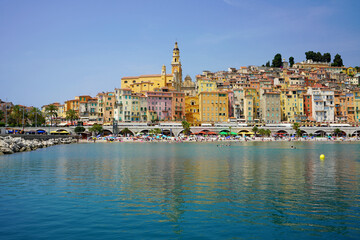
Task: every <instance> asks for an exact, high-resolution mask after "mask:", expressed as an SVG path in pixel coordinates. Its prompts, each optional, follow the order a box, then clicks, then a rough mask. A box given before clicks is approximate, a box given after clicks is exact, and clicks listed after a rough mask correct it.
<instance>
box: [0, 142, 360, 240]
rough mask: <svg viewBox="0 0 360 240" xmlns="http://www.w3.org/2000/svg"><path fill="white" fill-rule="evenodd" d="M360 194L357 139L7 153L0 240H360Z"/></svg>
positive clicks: (2, 159) (2, 168) (0, 169)
mask: <svg viewBox="0 0 360 240" xmlns="http://www.w3.org/2000/svg"><path fill="white" fill-rule="evenodd" d="M291 145H294V146H296V149H291V148H290V146H291ZM322 153H323V154H325V155H326V159H325V161H323V162H322V161H320V160H319V155H320V154H322ZM359 186H360V144H356V143H355V144H354V143H349V144H343V143H293V142H285V143H274V142H264V143H263V142H258V143H238V144H232V145H231V146H223V147H217V144H211V143H207V144H203V143H202V144H196V143H191V144H189V143H183V144H168V143H144V144H141V143H140V144H139V143H104V144H102V143H94V144H93V143H90V144H73V145H61V146H55V147H50V148H46V149H39V150H37V151H34V152H26V153H18V154H13V155H8V156H0V239H52V240H55V239H159V238H161V239H359V238H360V189H359Z"/></svg>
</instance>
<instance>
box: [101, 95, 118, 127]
mask: <svg viewBox="0 0 360 240" xmlns="http://www.w3.org/2000/svg"><path fill="white" fill-rule="evenodd" d="M96 97H97V99H98V111H99V113H98V120H99V121H100V122H103V123H104V124H106V125H108V124H111V123H112V121H113V118H114V106H115V94H114V93H113V92H106V93H105V92H102V93H98V94H97V95H96Z"/></svg>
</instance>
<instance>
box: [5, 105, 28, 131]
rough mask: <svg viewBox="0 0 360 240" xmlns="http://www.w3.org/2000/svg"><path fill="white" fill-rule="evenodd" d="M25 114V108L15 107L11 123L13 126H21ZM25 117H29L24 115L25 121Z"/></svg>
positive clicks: (12, 111)
mask: <svg viewBox="0 0 360 240" xmlns="http://www.w3.org/2000/svg"><path fill="white" fill-rule="evenodd" d="M23 112H24V108H22V107H20V106H19V105H15V106H14V107H13V108H12V109H11V113H10V118H9V123H10V124H11V125H12V126H21V125H22V120H23ZM25 117H27V116H26V115H25V113H24V119H25ZM24 125H25V123H24Z"/></svg>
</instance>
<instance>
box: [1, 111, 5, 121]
mask: <svg viewBox="0 0 360 240" xmlns="http://www.w3.org/2000/svg"><path fill="white" fill-rule="evenodd" d="M4 116H5V114H4V112H3V111H1V110H0V121H1V120H2V119H3V118H4Z"/></svg>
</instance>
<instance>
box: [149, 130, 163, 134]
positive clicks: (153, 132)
mask: <svg viewBox="0 0 360 240" xmlns="http://www.w3.org/2000/svg"><path fill="white" fill-rule="evenodd" d="M149 133H150V134H155V135H157V134H160V133H161V129H160V128H154V129H151V130H150V132H149Z"/></svg>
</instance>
